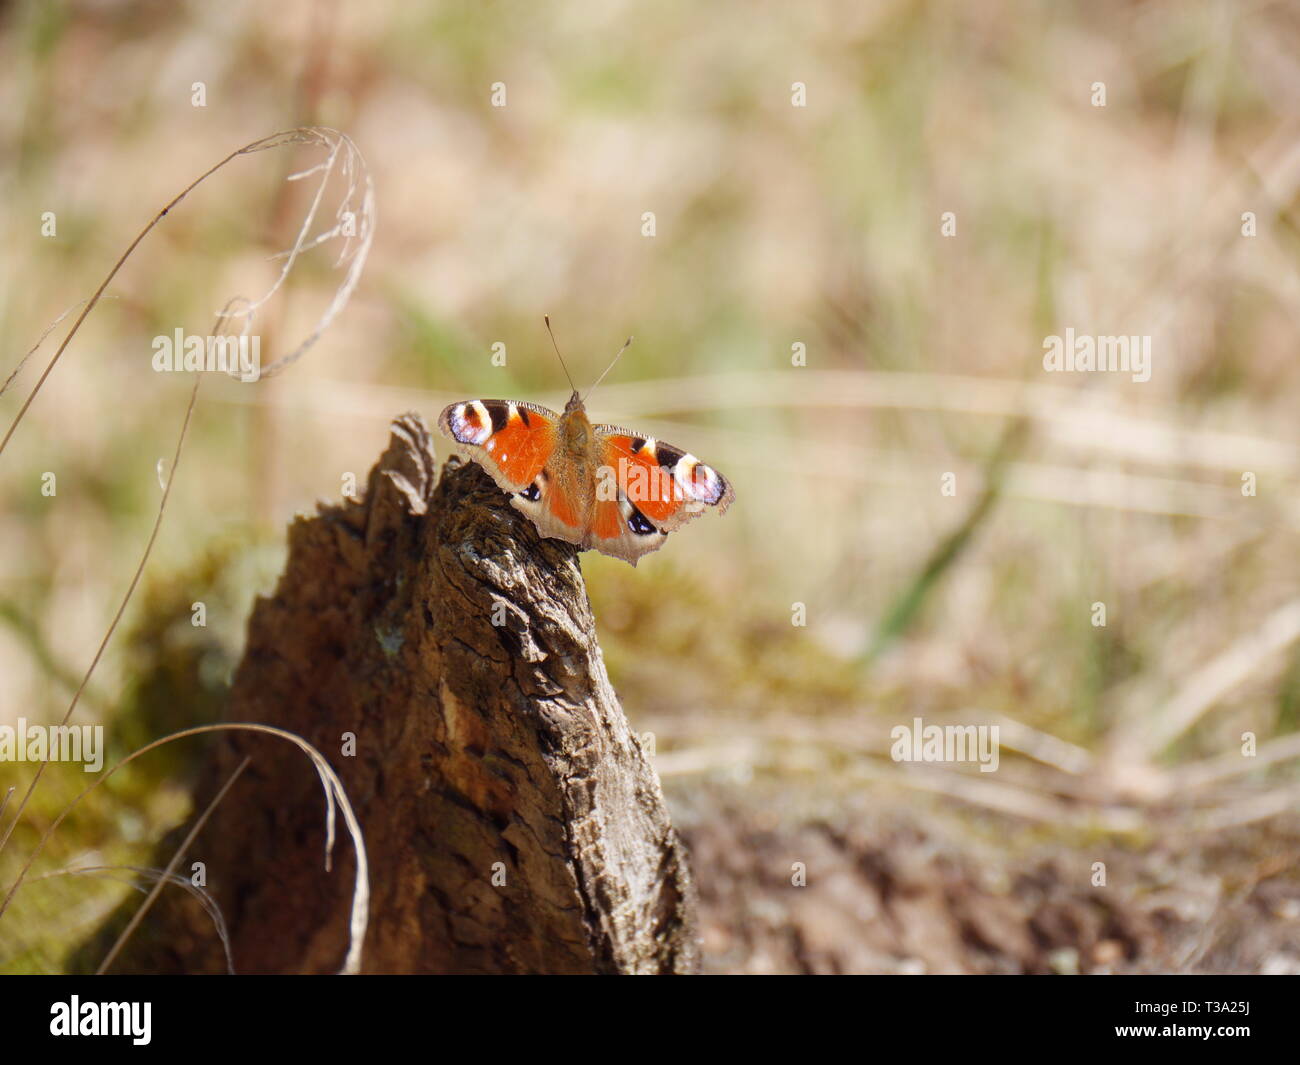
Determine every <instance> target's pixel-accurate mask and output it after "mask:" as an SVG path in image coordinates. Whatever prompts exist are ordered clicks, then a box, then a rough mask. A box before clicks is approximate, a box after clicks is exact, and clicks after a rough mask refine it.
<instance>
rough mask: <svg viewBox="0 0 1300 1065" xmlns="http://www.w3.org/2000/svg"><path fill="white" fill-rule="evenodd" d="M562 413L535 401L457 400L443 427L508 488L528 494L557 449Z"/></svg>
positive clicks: (441, 423) (445, 415)
mask: <svg viewBox="0 0 1300 1065" xmlns="http://www.w3.org/2000/svg"><path fill="white" fill-rule="evenodd" d="M557 419H558V415H556V413H555V412H554V411H549V410H547V409H546V408H545V407H538V406H535V405H534V404H531V403H512V402H511V401H510V400H506V399H474V400H467V401H466V402H464V403H453V404H452V405H451V406H450V407H448V408H447V409H446V410H444V411H443V412H442V414H441V415H440V416H439V418H438V427H439V428H440V429H441V430H442V431H443V432H444V433H446V434H447V435H448V436H449V437H451V438H452V439H453V440H455V441H456V443H458V444H460V445H461V446H462V447H463V448H464V449H465V451H466V452H467V453H468V454H469V456H470V458H472V459H473V460H474V461H475V462H477V463H478V464H479V465H480V466H482V467H483V468H484V469H485V470H487V471H488V473H490V474H491V475H492V479H493V480H494V481H496V483H497V484H498V485H499V486H500V487H501V488H502V489H503V490H505V491H507V492H522V493H528V492H530V491H532V490H533V489H534V485H535V482H536V481H537V477H538V475H539V474H540V473H541V472H542V468H543V467H544V466H545V465H546V463H547V461H548V460H549V459H550V457H551V455H552V454H553V453H554V451H555V425H556V421H557Z"/></svg>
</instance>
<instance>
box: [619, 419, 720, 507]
mask: <svg viewBox="0 0 1300 1065" xmlns="http://www.w3.org/2000/svg"><path fill="white" fill-rule="evenodd" d="M596 433H597V434H598V435H599V436H600V439H601V441H602V442H603V443H604V445H605V455H604V459H603V461H604V464H605V465H606V466H607V467H609V468H610V469H611V470H613V472H614V477H615V479H616V480H617V483H618V491H619V495H620V496H621V497H622V498H623V499H625V500H627V502H629V503H631V504H632V506H633V507H635V509H636V511H638V512H639V513H640V514H641V515H643V516H644V518H645V519H647V520H648V521H649V523H650V524H652V525H653V526H654V527H655V529H657V530H659V531H662V532H671V531H672V530H674V529H677V528H680V527H681V526H682V525H684V524H685V523H686V522H688V521H690V520H691V518H693V517H695V516H696V515H697V514H700V513H703V511H704V508H705V507H717V508H718V512H719V513H722V512H724V511H725V510H726V509H727V507H729V506H730V505H731V502H732V500H733V499H735V497H736V493H735V492H734V491H733V490H732V487H731V485H730V483H728V481H727V479H726V478H725V477H723V476H722V474H720V473H718V471H717V470H715V469H714V468H713V467H712V466H707V465H705V464H704V463H703V462H701V461H700V460H699V459H697V458H696V457H695V456H694V455H692V454H690V453H689V452H686V451H682V450H681V449H680V448H676V447H673V446H672V445H671V444H665V443H662V442H661V441H658V440H655V439H653V438H650V437H642V436H637V435H636V434H635V433H632V432H630V431H628V430H627V429H620V428H618V427H617V426H614V425H598V426H596ZM632 521H633V522H634V523H635V521H636V517H635V515H634V516H633V517H632Z"/></svg>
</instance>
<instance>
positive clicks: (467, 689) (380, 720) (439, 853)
mask: <svg viewBox="0 0 1300 1065" xmlns="http://www.w3.org/2000/svg"><path fill="white" fill-rule="evenodd" d="M318 511H319V513H318V515H317V516H316V517H312V518H298V519H297V520H295V521H294V523H293V525H292V526H291V528H290V531H289V557H288V561H287V563H286V567H285V571H284V574H283V575H282V577H281V578H280V581H279V584H278V586H277V588H276V591H275V594H274V595H273V596H272V597H270V598H264V599H259V600H258V602H257V603H256V605H255V607H254V610H253V613H252V616H251V618H250V621H249V626H248V643H247V648H246V651H245V653H244V657H243V660H242V662H241V664H240V666H239V668H238V670H237V672H236V674H235V680H234V687H233V691H232V697H231V706H230V713H229V719H230V720H232V721H249V722H259V723H263V724H270V725H275V726H278V727H280V728H284V729H287V730H289V731H292V732H295V733H297V734H298V735H300V736H302V737H303V738H305V739H306V740H308V741H309V742H311V743H312V744H314V745H315V746H316V747H317V748H318V749H320V750H321V751H322V753H324V755H325V756H326V758H327V759H328V760H329V761H330V763H331V764H332V765H333V766H334V768H335V769H336V770H337V772H338V773H339V775H340V777H341V778H342V780H343V784H344V787H345V789H346V791H347V793H348V795H349V797H350V799H351V801H352V804H353V806H354V808H355V810H356V813H357V816H358V818H359V820H360V822H361V825H362V829H363V831H364V833H365V839H366V848H367V852H368V860H369V866H370V883H371V898H370V912H369V928H368V931H367V934H366V938H365V949H364V954H363V959H362V969H363V971H367V972H458V973H615V972H622V973H684V972H693V971H695V970H696V969H697V968H698V950H697V938H696V928H695V893H694V889H693V887H692V883H691V877H690V872H689V870H688V867H687V862H686V856H685V853H684V850H683V847H682V844H681V842H680V840H679V838H678V835H677V833H676V832H675V830H674V829H673V826H672V824H671V823H670V821H669V817H668V813H667V810H666V808H665V805H664V799H663V794H662V791H661V790H660V786H659V780H658V777H657V775H656V773H655V771H654V769H653V767H652V766H651V764H650V761H649V759H648V758H647V757H646V755H645V754H644V752H643V750H642V748H641V744H640V741H639V739H638V738H637V736H636V735H635V734H634V733H633V732H632V731H631V729H630V728H629V727H628V723H627V721H626V719H625V718H624V716H623V712H622V710H621V709H620V707H619V704H618V700H617V698H616V696H615V694H614V691H613V689H612V688H611V686H610V683H609V678H608V676H607V675H606V673H605V666H604V661H603V659H602V657H601V653H600V647H599V646H598V644H597V642H596V636H595V630H594V621H593V617H592V613H591V606H590V603H589V601H588V599H587V595H586V590H585V586H584V584H583V579H582V573H581V569H580V567H579V564H578V556H577V552H576V551H575V550H574V548H573V547H571V546H570V545H568V544H565V543H562V542H561V541H558V540H543V539H541V538H540V537H539V536H538V535H537V533H536V531H535V530H534V528H533V526H532V525H531V523H530V522H529V521H528V520H527V519H526V518H525V517H524V516H523V515H521V514H520V513H519V512H518V511H516V510H515V509H514V508H513V507H512V506H510V504H509V501H508V499H507V497H506V496H505V495H504V494H503V493H502V492H501V491H500V489H498V488H497V487H496V486H495V485H494V484H493V483H492V481H491V480H490V479H489V478H488V476H487V475H486V474H485V473H483V471H481V470H480V469H479V468H478V467H477V466H475V465H473V464H472V463H464V462H462V461H461V460H459V459H452V460H450V461H449V462H448V463H447V464H446V466H445V468H444V470H443V475H442V477H441V479H438V478H437V467H436V462H435V458H434V454H433V450H432V446H431V443H430V439H429V433H428V430H427V429H426V427H425V424H424V422H423V420H422V419H421V418H420V417H419V415H416V414H407V415H404V416H402V417H400V418H398V419H397V420H396V421H395V422H394V423H393V428H392V436H391V439H390V443H389V446H388V449H387V450H386V451H385V453H384V454H383V456H382V457H381V458H380V460H379V462H378V463H377V464H376V466H375V468H374V469H373V470H372V471H371V473H370V475H369V480H368V485H367V489H366V496H365V500H364V501H363V502H360V503H358V502H344V503H343V504H341V505H337V506H334V505H329V506H326V505H323V504H322V505H320V506H319V507H318ZM349 733H350V734H352V735H354V736H355V738H356V739H355V756H353V757H348V756H346V755H344V754H343V753H342V752H343V751H344V745H345V742H346V734H349ZM191 742H194V741H191ZM215 746H216V750H215V752H214V757H213V758H212V759H211V760H210V762H209V763H208V766H207V768H206V769H205V772H204V775H203V777H202V779H201V781H200V783H199V786H198V787H197V788H196V796H195V809H196V811H197V810H200V809H202V808H203V806H204V805H205V803H206V801H207V799H208V798H209V797H210V796H212V795H213V794H215V792H216V790H217V789H218V788H219V787H220V786H221V784H222V783H223V782H224V781H225V780H226V779H227V778H228V777H229V776H230V774H231V772H232V771H233V770H234V768H235V766H237V765H238V763H239V762H240V761H242V759H243V757H244V755H245V754H248V755H251V756H252V764H251V765H250V766H249V767H248V770H247V771H246V772H245V773H243V774H242V776H241V777H240V778H239V779H238V780H237V782H236V783H235V785H234V787H233V788H232V790H231V791H230V793H229V794H228V795H227V796H226V797H225V799H224V800H223V802H222V803H221V804H220V806H219V807H218V808H217V810H216V812H215V813H214V814H213V816H212V819H211V821H210V822H209V823H208V825H207V827H206V828H205V829H204V830H203V832H202V833H201V834H200V835H199V837H198V838H197V839H196V840H195V843H194V845H193V846H192V847H191V848H189V851H188V853H187V854H186V856H185V858H184V861H183V862H182V863H181V865H180V867H179V868H180V869H181V870H182V871H188V870H189V868H190V866H191V863H192V862H195V861H201V862H203V863H205V866H206V872H207V878H208V888H209V890H210V892H211V893H212V895H213V897H214V898H215V900H216V901H217V903H218V904H219V906H220V907H221V910H222V912H223V914H224V915H225V919H226V921H227V924H228V926H229V932H230V939H231V946H232V951H233V958H234V965H235V969H236V971H237V972H242V973H249V972H313V973H326V972H334V971H337V970H338V969H339V967H340V965H341V963H342V959H343V957H344V955H345V952H346V948H347V928H348V912H349V905H350V899H351V893H352V878H353V874H354V870H355V864H354V859H353V857H352V852H351V848H350V843H349V840H348V837H347V836H346V834H344V835H342V836H341V837H340V838H339V839H338V841H337V842H336V844H335V848H334V863H333V865H334V868H333V870H332V871H331V872H328V873H327V872H326V871H325V870H324V869H323V855H324V848H325V835H324V798H323V795H322V790H321V786H320V782H319V780H318V778H317V776H316V773H315V771H314V770H313V768H312V766H311V763H310V761H309V760H308V759H307V758H306V757H305V756H304V755H303V754H302V752H300V751H299V750H297V749H296V748H295V747H293V746H292V745H291V744H288V743H286V742H283V741H277V740H274V739H271V738H269V737H264V736H257V735H253V734H248V733H224V734H222V738H220V739H219V740H218V741H217V743H216V745H215ZM180 835H181V831H180V830H178V832H177V833H173V836H172V838H171V843H172V845H173V846H174V844H175V840H176V839H178V838H179V836H180ZM170 855H171V851H169V850H168V843H164V844H163V845H162V847H161V848H160V857H161V860H160V861H159V862H158V864H162V863H163V862H165V861H166V859H167V858H169V857H170ZM127 905H128V906H130V907H132V908H134V905H135V904H133V903H130V902H128V904H127ZM113 968H114V970H115V971H124V970H125V971H137V972H139V971H153V972H159V971H163V972H194V971H212V972H221V971H224V970H225V960H224V954H223V952H222V949H221V946H220V943H219V941H218V939H217V936H216V934H215V933H214V931H213V926H212V922H211V920H210V918H208V917H207V916H206V915H205V914H204V913H203V911H202V909H201V908H200V907H199V906H198V904H197V902H196V900H194V899H193V897H192V896H190V895H189V894H188V893H186V892H182V891H178V890H176V889H175V888H171V887H169V888H167V889H166V891H165V892H164V893H163V895H162V896H161V897H160V898H159V900H158V903H157V905H156V906H155V908H154V910H153V911H151V912H150V914H149V915H148V917H147V918H146V920H145V921H144V924H143V926H142V927H141V928H140V929H139V930H138V931H137V933H136V936H135V938H134V940H133V941H132V943H131V945H130V946H128V948H127V949H126V950H125V952H124V953H123V955H122V956H121V959H120V961H119V962H118V963H117V964H115V965H114V966H113Z"/></svg>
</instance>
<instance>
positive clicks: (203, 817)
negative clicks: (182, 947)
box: [95, 755, 250, 976]
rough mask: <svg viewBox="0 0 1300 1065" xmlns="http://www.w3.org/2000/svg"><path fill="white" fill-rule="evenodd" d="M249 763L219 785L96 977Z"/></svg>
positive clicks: (133, 929)
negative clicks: (218, 788)
mask: <svg viewBox="0 0 1300 1065" xmlns="http://www.w3.org/2000/svg"><path fill="white" fill-rule="evenodd" d="M249 761H250V759H249V758H248V756H247V755H245V756H244V760H243V761H242V762H240V763H239V765H237V766H235V771H234V772H233V773H231V774H230V776H229V778H228V779H227V780H226V782H225V783H224V784H222V785H221V788H220V790H219V791H218V792H217V793H216V795H214V796H213V797H212V801H211V802H210V803H208V805H207V809H205V810H204V811H203V813H202V814H200V815H199V816H198V818H197V819H196V820H195V822H194V824H193V825H192V826H191V827H190V830H189V832H187V833H186V835H185V838H184V839H183V840H182V841H181V845H180V846H179V847H177V848H176V853H175V854H173V855H172V856H171V860H170V861H169V862H168V863H167V865H166V866H165V867H164V869H163V872H162V876H160V877H159V878H158V881H157V883H155V884H154V886H153V887H152V888H151V889H150V891H149V894H148V895H146V896H145V900H144V902H143V903H142V904H141V906H140V908H139V909H138V910H136V911H135V913H134V914H132V915H131V920H130V921H128V922H127V926H126V927H125V928H123V929H122V934H121V935H119V936H118V937H117V941H116V942H115V943H114V944H113V946H112V948H111V949H110V950H109V952H108V954H106V955H105V956H104V960H103V961H102V962H100V963H99V968H98V969H97V970H96V973H95V975H96V976H102V975H103V974H104V973H105V972H107V971H108V967H109V966H110V965H112V964H113V960H114V959H115V958H116V957H117V956H118V954H119V953H120V951H121V950H122V947H123V946H125V945H126V941H127V940H128V939H130V938H131V933H133V932H134V931H135V930H136V928H137V927H139V925H140V922H141V921H142V920H144V915H145V914H146V913H148V912H149V907H150V906H152V905H153V902H154V899H156V898H157V897H158V894H159V892H161V891H162V889H163V885H164V884H165V883H167V881H168V879H169V878H170V877H171V876H172V875H173V874H174V873H175V872H176V866H177V865H179V864H180V860H181V857H182V856H183V855H184V854H185V852H186V851H187V850H189V848H190V844H192V843H193V842H194V838H195V837H196V836H197V835H198V834H199V832H200V831H202V829H203V826H204V825H206V824H207V823H208V818H209V817H211V816H212V812H213V811H214V810H215V809H216V808H217V806H218V805H220V803H221V800H222V799H224V798H225V797H226V792H228V791H229V790H230V789H231V787H233V786H234V783H235V781H236V780H238V779H239V777H240V775H241V774H242V773H243V772H244V770H245V769H247V768H248V763H249ZM228 954H229V948H227V955H228Z"/></svg>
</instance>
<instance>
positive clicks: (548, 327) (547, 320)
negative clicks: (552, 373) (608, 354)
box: [542, 314, 578, 394]
mask: <svg viewBox="0 0 1300 1065" xmlns="http://www.w3.org/2000/svg"><path fill="white" fill-rule="evenodd" d="M542 321H543V322H545V323H546V331H547V332H548V333H550V335H551V347H553V348H554V349H555V357H556V358H557V359H559V360H560V369H561V370H563V371H564V376H565V377H568V378H569V388H571V389H572V390H573V392H574V393H575V394H576V393H577V391H578V388H577V386H576V385H575V384H574V383H573V378H572V377H569V368H568V367H567V366H565V365H564V356H563V355H561V354H560V345H559V344H557V343H556V342H555V333H553V332H552V331H551V316H550V315H549V314H544V315H542Z"/></svg>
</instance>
